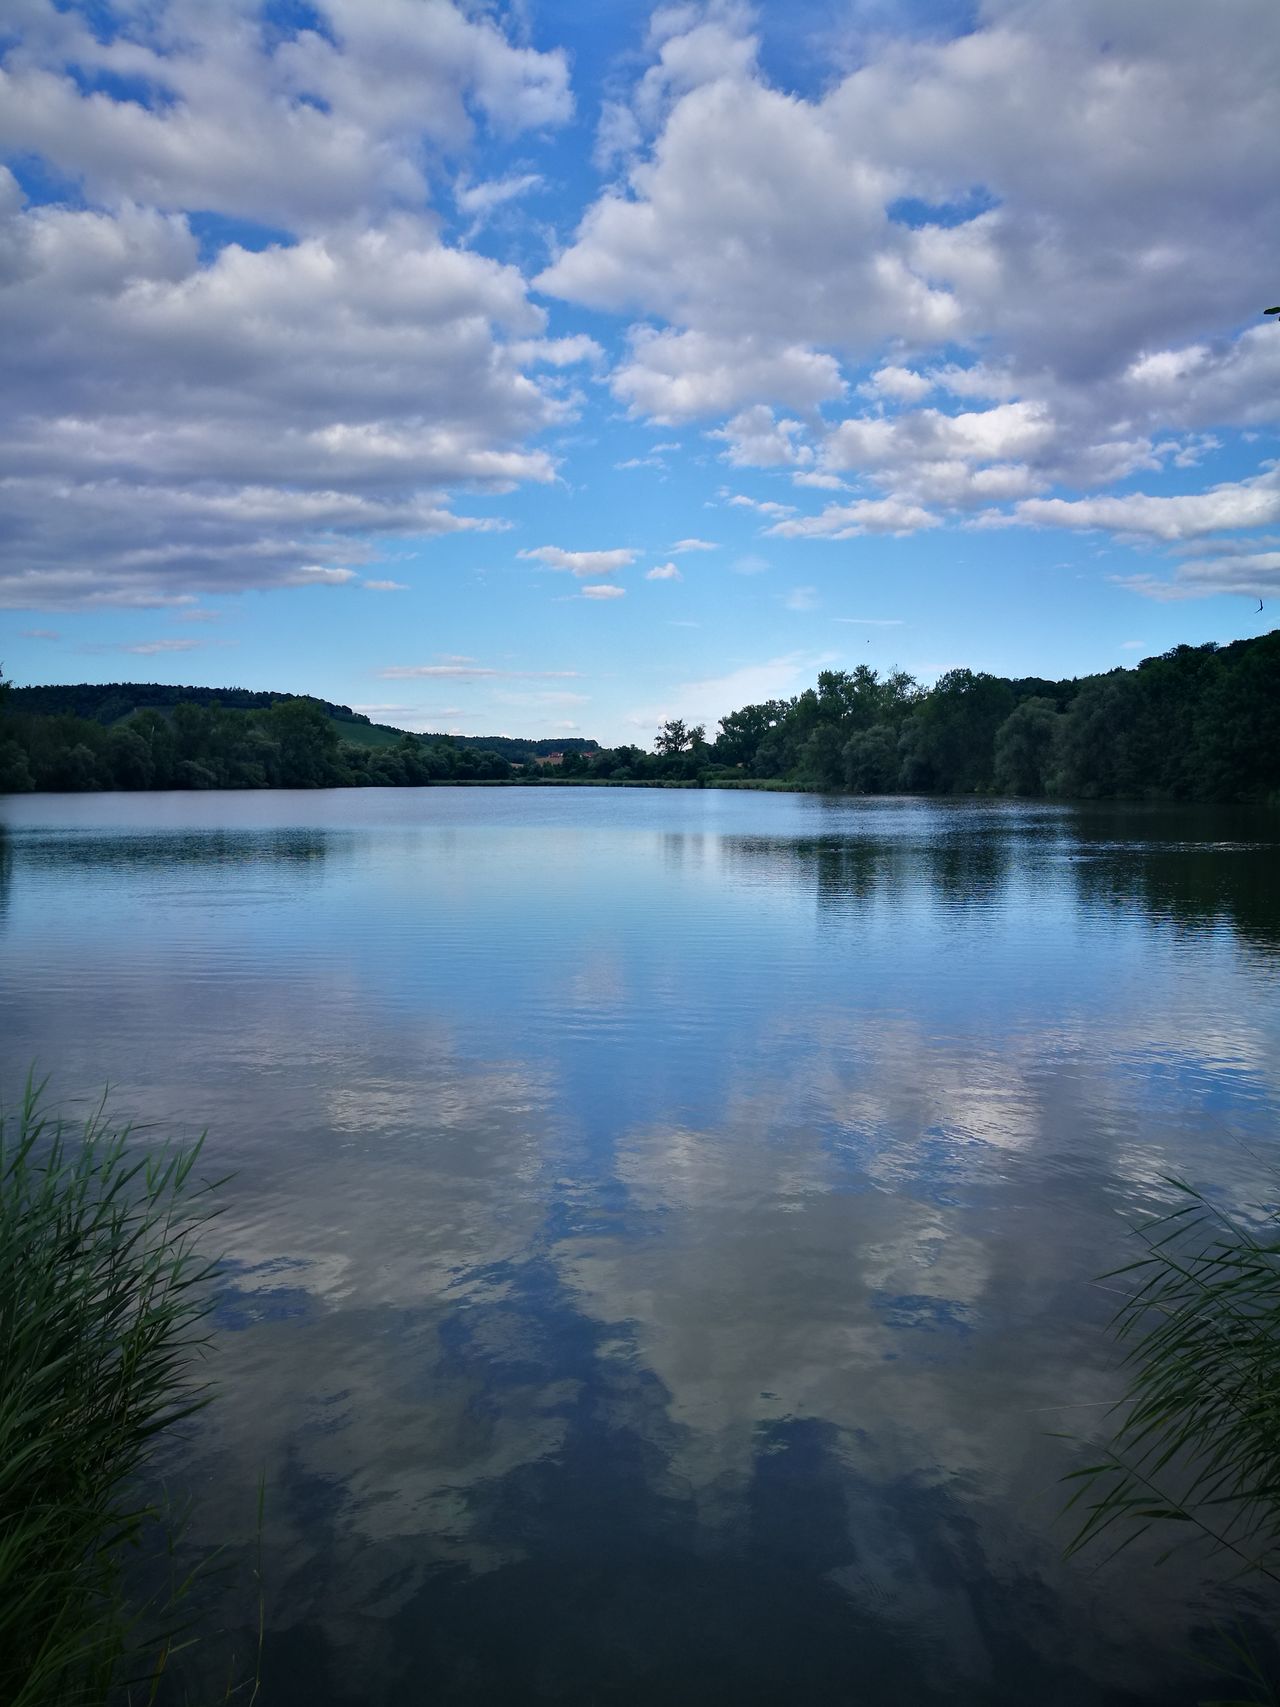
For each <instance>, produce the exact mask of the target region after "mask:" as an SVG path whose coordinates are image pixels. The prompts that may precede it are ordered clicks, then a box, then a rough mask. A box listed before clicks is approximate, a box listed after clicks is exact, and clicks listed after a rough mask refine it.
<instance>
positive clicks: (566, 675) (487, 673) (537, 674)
mask: <svg viewBox="0 0 1280 1707" xmlns="http://www.w3.org/2000/svg"><path fill="white" fill-rule="evenodd" d="M374 674H375V675H376V676H380V677H381V678H382V679H383V680H384V681H415V680H417V679H419V678H427V679H434V678H436V677H447V678H449V679H452V680H454V681H462V682H478V681H488V680H491V679H496V678H503V679H506V680H515V679H518V678H530V679H539V680H543V681H573V680H575V679H576V678H577V675H578V672H577V671H576V670H499V669H495V668H493V667H491V666H489V665H486V664H477V663H476V662H475V660H474V659H472V658H465V659H458V660H456V661H450V662H448V663H443V664H388V665H386V666H385V667H384V668H383V669H381V670H375V671H374Z"/></svg>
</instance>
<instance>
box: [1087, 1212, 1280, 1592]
mask: <svg viewBox="0 0 1280 1707" xmlns="http://www.w3.org/2000/svg"><path fill="white" fill-rule="evenodd" d="M1168 1183H1169V1184H1170V1186H1171V1187H1172V1188H1173V1189H1174V1190H1175V1191H1176V1192H1177V1193H1178V1195H1179V1198H1180V1201H1179V1202H1178V1204H1177V1206H1176V1207H1175V1208H1174V1209H1173V1210H1172V1211H1171V1212H1169V1213H1168V1214H1166V1215H1163V1216H1161V1217H1159V1218H1157V1219H1154V1220H1152V1221H1151V1222H1149V1223H1147V1224H1146V1225H1145V1226H1142V1227H1139V1228H1138V1229H1137V1232H1138V1236H1139V1237H1140V1238H1141V1240H1142V1242H1143V1245H1144V1252H1143V1255H1142V1256H1140V1257H1139V1258H1137V1259H1136V1260H1135V1261H1134V1262H1132V1263H1128V1264H1126V1265H1125V1266H1124V1267H1123V1268H1120V1269H1117V1270H1115V1271H1114V1272H1113V1273H1112V1274H1110V1275H1107V1276H1104V1279H1106V1280H1108V1281H1111V1282H1121V1283H1122V1284H1124V1285H1125V1286H1126V1295H1125V1298H1124V1302H1123V1303H1122V1304H1121V1306H1120V1308H1119V1310H1118V1311H1117V1313H1116V1316H1115V1318H1114V1322H1113V1327H1114V1331H1115V1333H1116V1335H1117V1337H1118V1338H1119V1340H1120V1342H1121V1344H1122V1345H1123V1346H1124V1347H1125V1351H1126V1358H1125V1361H1126V1364H1127V1365H1128V1367H1129V1368H1130V1370H1131V1371H1132V1377H1131V1380H1130V1384H1129V1389H1128V1392H1127V1394H1126V1396H1125V1398H1124V1400H1123V1401H1122V1403H1121V1405H1120V1407H1119V1408H1118V1416H1119V1421H1118V1425H1117V1428H1116V1430H1115V1433H1114V1435H1113V1437H1112V1440H1111V1443H1110V1445H1109V1446H1108V1448H1107V1449H1106V1451H1105V1452H1104V1455H1103V1456H1102V1457H1101V1458H1100V1459H1099V1460H1098V1461H1096V1462H1095V1463H1092V1464H1088V1465H1086V1466H1084V1467H1083V1468H1082V1469H1079V1470H1076V1471H1074V1472H1073V1474H1072V1477H1071V1478H1070V1479H1073V1480H1075V1481H1077V1482H1078V1483H1079V1484H1080V1486H1079V1487H1078V1488H1077V1489H1076V1491H1075V1493H1074V1494H1073V1496H1072V1499H1071V1501H1070V1507H1074V1508H1076V1509H1077V1511H1078V1513H1079V1515H1080V1517H1081V1523H1080V1528H1079V1530H1078V1532H1077V1534H1076V1535H1075V1538H1074V1539H1073V1541H1072V1542H1071V1544H1070V1550H1071V1551H1072V1552H1077V1551H1079V1549H1080V1548H1082V1547H1084V1546H1086V1545H1087V1544H1088V1543H1090V1542H1092V1541H1095V1540H1097V1539H1098V1538H1099V1537H1101V1536H1102V1535H1104V1534H1110V1535H1113V1536H1114V1537H1115V1538H1116V1540H1117V1543H1118V1546H1120V1547H1123V1546H1126V1545H1128V1543H1129V1542H1131V1541H1133V1540H1136V1539H1137V1537H1138V1536H1139V1535H1141V1534H1143V1533H1145V1532H1146V1531H1147V1530H1150V1529H1152V1528H1153V1527H1155V1528H1160V1529H1163V1530H1165V1531H1166V1532H1167V1534H1168V1535H1169V1537H1170V1544H1171V1546H1176V1545H1177V1544H1178V1541H1179V1540H1180V1539H1182V1538H1184V1537H1185V1538H1193V1537H1199V1538H1202V1539H1206V1540H1208V1541H1209V1542H1210V1543H1212V1545H1213V1546H1214V1547H1215V1548H1217V1549H1219V1550H1221V1552H1222V1553H1223V1554H1225V1555H1227V1556H1229V1557H1230V1559H1231V1560H1232V1561H1233V1563H1234V1566H1235V1567H1236V1568H1237V1569H1238V1570H1239V1571H1244V1572H1257V1573H1261V1574H1262V1575H1264V1576H1266V1577H1269V1578H1270V1579H1271V1580H1272V1581H1273V1582H1277V1583H1280V1215H1277V1214H1276V1213H1275V1212H1272V1213H1270V1214H1269V1215H1268V1216H1267V1218H1266V1219H1265V1220H1262V1221H1260V1222H1258V1223H1257V1224H1250V1223H1249V1222H1248V1221H1246V1220H1244V1219H1243V1218H1240V1217H1236V1216H1232V1215H1230V1214H1228V1213H1226V1212H1225V1211H1224V1210H1222V1209H1220V1208H1218V1207H1217V1206H1216V1205H1214V1204H1212V1203H1211V1202H1210V1201H1209V1200H1208V1199H1207V1198H1206V1197H1205V1196H1204V1195H1203V1194H1202V1193H1200V1192H1198V1191H1195V1190H1193V1189H1192V1188H1191V1187H1190V1186H1188V1185H1184V1184H1183V1183H1182V1182H1181V1181H1176V1180H1175V1181H1170V1182H1168ZM1170 1526H1172V1527H1170ZM1166 1554H1167V1550H1166Z"/></svg>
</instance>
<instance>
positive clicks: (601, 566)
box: [516, 545, 640, 576]
mask: <svg viewBox="0 0 1280 1707" xmlns="http://www.w3.org/2000/svg"><path fill="white" fill-rule="evenodd" d="M516 555H517V556H518V557H525V558H532V559H534V560H535V561H536V562H538V563H545V564H546V566H547V568H548V569H567V570H568V571H569V573H570V574H571V575H578V576H584V575H612V574H615V573H616V572H617V571H618V570H619V569H626V568H628V567H629V566H630V565H631V564H632V563H634V562H635V560H636V558H637V557H639V555H640V553H639V552H638V551H636V550H634V549H633V548H631V547H630V546H619V547H616V548H615V549H614V550H611V551H566V550H564V548H563V547H562V546H559V545H535V546H534V547H533V548H532V549H531V550H528V551H519V552H517V553H516Z"/></svg>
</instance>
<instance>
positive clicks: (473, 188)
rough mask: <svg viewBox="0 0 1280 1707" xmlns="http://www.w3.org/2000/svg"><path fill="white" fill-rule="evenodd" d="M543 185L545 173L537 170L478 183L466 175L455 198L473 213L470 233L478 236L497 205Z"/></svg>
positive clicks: (515, 198) (499, 205) (459, 184)
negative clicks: (471, 180)
mask: <svg viewBox="0 0 1280 1707" xmlns="http://www.w3.org/2000/svg"><path fill="white" fill-rule="evenodd" d="M542 186H543V180H542V177H541V175H540V174H539V173H537V172H518V173H512V174H511V175H510V176H509V177H506V178H488V179H485V180H484V181H483V182H481V183H478V184H473V183H471V182H470V180H469V179H468V178H467V177H466V176H465V175H464V176H462V177H460V178H459V179H458V181H457V183H456V184H455V185H454V187H453V199H454V201H455V202H456V203H457V205H458V207H459V209H460V210H461V211H462V212H463V213H469V214H470V215H471V216H472V222H471V231H470V233H469V235H470V236H475V234H476V233H477V232H478V231H479V230H480V229H481V227H482V226H483V225H485V224H486V223H487V221H488V220H489V219H490V217H491V216H492V215H493V214H494V213H495V212H496V211H497V209H498V208H500V207H505V206H506V204H507V203H508V202H512V201H516V200H518V199H519V198H520V197H521V196H527V195H528V194H529V193H530V191H532V190H540V189H541V188H542Z"/></svg>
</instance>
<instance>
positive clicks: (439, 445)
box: [0, 0, 600, 608]
mask: <svg viewBox="0 0 1280 1707" xmlns="http://www.w3.org/2000/svg"><path fill="white" fill-rule="evenodd" d="M316 14H317V18H318V27H317V28H316V29H310V28H301V27H299V28H294V29H292V30H291V29H290V28H288V27H285V28H284V29H282V30H281V29H277V30H275V31H272V32H268V31H264V30H263V29H262V28H261V26H260V20H258V19H257V18H256V16H251V15H250V12H249V11H247V10H244V9H242V8H238V7H231V8H229V9H228V8H227V7H204V6H200V5H197V4H195V3H194V0H157V4H155V5H148V6H146V7H133V6H128V7H121V8H117V9H116V10H115V12H114V14H113V18H112V23H111V28H110V29H108V30H105V31H102V32H97V31H96V30H95V28H93V27H91V26H90V25H89V23H87V22H86V21H85V20H84V19H83V18H82V16H81V15H80V14H79V13H78V12H77V11H74V10H70V9H62V8H59V7H57V6H55V5H53V4H51V3H50V0H24V4H23V7H22V17H21V20H20V22H21V30H20V31H14V32H13V34H12V38H11V39H10V40H8V42H7V45H6V47H5V49H4V51H3V55H2V60H0V148H4V149H7V150H8V151H10V152H11V153H13V154H15V155H25V156H36V157H38V158H39V159H40V160H41V161H42V162H43V164H44V165H45V167H46V168H47V169H49V170H51V171H52V172H54V173H56V174H61V175H64V176H66V177H68V178H70V179H71V180H72V181H73V183H74V184H76V185H77V186H78V187H79V188H80V189H81V190H82V191H83V192H84V196H85V200H86V203H87V205H85V206H76V205H74V201H75V198H72V201H71V204H70V205H66V206H59V205H52V204H50V205H44V206H39V207H32V208H27V207H25V206H24V203H23V198H22V196H21V194H20V192H19V190H18V187H17V184H16V182H15V180H14V178H13V176H12V175H11V174H10V173H9V172H7V171H5V170H4V169H3V168H0V254H2V255H3V257H4V260H3V264H2V265H0V315H2V316H3V319H4V323H5V326H6V338H5V340H4V343H3V349H2V350H0V397H2V398H3V405H2V408H0V457H2V458H3V462H4V465H5V471H6V481H5V486H4V491H3V501H4V504H5V509H6V517H7V530H8V531H7V541H6V544H7V550H6V554H5V555H6V568H5V569H4V570H3V571H0V605H3V606H8V607H13V606H25V607H34V608H40V607H46V606H57V605H73V604H80V603H92V604H111V603H116V604H125V605H129V604H133V605H146V604H157V605H163V604H169V603H173V602H174V601H175V600H177V599H180V598H182V597H184V596H186V595H187V594H188V592H189V591H190V590H191V589H197V590H217V591H227V592H233V591H238V590H241V589H243V588H246V587H261V586H280V585H289V584H295V583H297V582H298V579H299V575H300V571H301V570H302V568H303V567H304V566H305V565H306V564H308V563H312V564H319V565H320V566H325V565H326V564H327V563H328V562H329V560H330V559H331V557H332V556H333V555H335V554H341V555H343V556H346V557H351V556H353V555H358V554H359V550H358V549H357V548H356V547H355V546H354V545H353V543H352V536H355V535H360V536H364V537H368V536H376V535H378V534H379V533H391V534H395V533H421V534H430V533H437V532H448V531H456V530H457V529H459V528H464V527H469V526H488V525H494V524H492V523H491V522H483V523H482V522H479V521H474V520H469V519H468V518H466V517H462V516H457V515H455V514H454V513H453V512H452V510H451V509H450V507H449V504H448V502H447V500H446V498H445V493H446V491H447V490H448V489H449V488H450V487H456V486H458V485H465V486H467V487H480V488H485V489H488V490H503V489H506V488H509V487H511V486H513V485H515V484H518V483H520V482H523V481H526V480H537V481H548V480H550V479H552V478H553V476H554V472H555V464H554V461H553V459H552V457H551V456H550V455H549V454H548V453H547V452H545V451H541V450H529V449H527V448H525V446H526V443H527V441H528V439H529V438H530V437H531V435H533V434H535V433H537V432H538V431H539V430H540V429H542V428H543V427H546V426H549V425H551V424H554V423H555V422H558V421H563V420H566V419H568V418H570V417H571V415H572V413H573V410H574V408H575V406H576V405H575V401H574V399H573V398H572V397H571V396H566V395H564V394H563V392H562V391H561V390H560V389H559V388H558V383H557V382H556V381H555V379H554V378H551V379H548V380H547V382H546V383H539V382H538V381H535V380H533V379H531V378H530V377H529V376H528V374H527V373H526V372H525V368H526V366H543V367H550V368H553V369H554V368H556V367H560V366H563V365H566V364H567V363H570V362H576V361H582V360H586V359H595V358H597V357H598V356H599V353H600V352H599V349H598V346H596V345H595V344H594V342H593V341H592V340H590V339H588V338H582V337H578V338H570V339H548V338H546V337H545V336H544V332H545V325H546V315H545V313H544V312H543V311H542V310H541V309H540V308H538V307H536V306H534V304H532V303H531V302H530V301H529V298H528V295H527V291H526V286H525V281H524V279H523V278H522V276H521V275H520V273H519V272H518V271H517V270H516V269H515V268H513V267H508V266H502V265H499V264H498V263H495V262H493V261H491V260H488V259H486V258H485V257H483V256H480V255H477V254H474V253H470V252H467V251H462V250H457V249H451V248H449V247H448V246H446V245H445V244H444V243H442V242H441V240H440V236H439V232H438V227H437V223H436V221H435V220H434V218H433V216H431V215H430V214H429V213H428V212H427V210H426V201H427V194H428V184H427V180H428V174H429V173H430V172H431V171H433V170H434V169H435V168H436V166H437V165H438V164H439V165H442V164H443V154H442V153H441V152H440V151H441V150H448V151H450V153H451V155H453V156H456V154H457V152H458V151H459V150H460V149H462V148H464V147H465V145H466V143H467V140H468V138H469V136H470V134H471V132H472V130H473V128H474V125H475V122H476V120H477V119H480V120H482V121H483V122H484V123H485V124H486V125H487V126H488V127H489V128H490V129H492V130H494V131H495V132H499V133H501V134H503V135H507V134H510V133H511V132H512V131H514V130H520V129H528V128H540V127H542V126H544V125H547V124H554V123H559V122H562V121H563V120H564V119H566V118H567V117H568V116H569V113H570V109H571V103H570V98H569V93H568V78H567V66H566V60H565V57H564V55H563V54H562V53H560V52H554V53H539V52H537V51H535V50H533V49H531V48H528V47H525V46H522V45H520V44H518V43H513V42H512V41H510V40H508V39H507V38H506V37H505V36H504V35H503V33H502V31H501V29H500V28H499V27H498V26H497V25H496V24H495V23H494V22H493V21H492V20H490V19H488V18H487V17H484V16H481V15H468V14H467V13H466V12H464V11H463V10H461V9H459V7H457V6H455V5H454V4H452V3H451V0H431V3H430V4H417V3H416V0H319V4H318V5H317V8H316ZM11 22H12V20H11ZM118 85H123V86H125V87H128V86H129V85H133V86H136V87H139V88H141V89H145V91H146V101H145V103H144V101H143V100H141V99H138V98H134V97H132V96H130V95H126V94H123V93H116V92H114V91H115V90H116V88H117V86H118ZM524 177H525V178H527V177H528V175H527V174H526V175H524ZM533 187H535V186H533V185H532V184H531V183H528V182H525V181H523V179H522V178H521V175H519V174H517V175H515V176H513V177H509V178H506V179H500V180H494V181H491V182H489V183H485V184H475V185H473V184H470V183H469V181H468V180H466V179H465V177H464V178H463V180H462V181H461V183H460V186H459V189H458V200H459V204H460V206H462V207H464V208H469V209H470V211H471V212H472V213H473V214H474V215H475V216H476V217H480V216H481V215H482V214H483V212H484V210H485V209H486V208H488V209H492V207H494V206H496V205H498V203H499V202H500V201H501V199H502V198H504V197H509V196H510V195H512V194H515V193H517V191H523V190H527V189H530V188H533ZM188 209H197V210H199V212H200V217H201V219H205V218H206V217H207V216H210V215H215V216H223V217H226V218H230V219H239V220H243V219H248V220H254V221H259V222H265V225H266V226H267V227H268V229H267V230H266V231H264V232H263V233H262V241H263V242H264V243H265V246H264V247H259V248H246V247H242V246H239V245H237V244H236V243H227V244H225V245H224V246H223V247H222V248H221V249H220V250H219V251H218V252H217V253H216V254H214V255H213V256H212V257H209V256H207V255H204V254H202V251H201V244H200V241H199V239H198V236H197V231H196V229H194V228H193V221H192V220H191V219H189V217H188V214H187V212H186V211H185V210H188ZM202 229H203V227H202ZM499 525H500V524H499ZM344 536H345V539H346V543H345V544H344V543H343V539H344ZM312 579H314V577H312Z"/></svg>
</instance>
